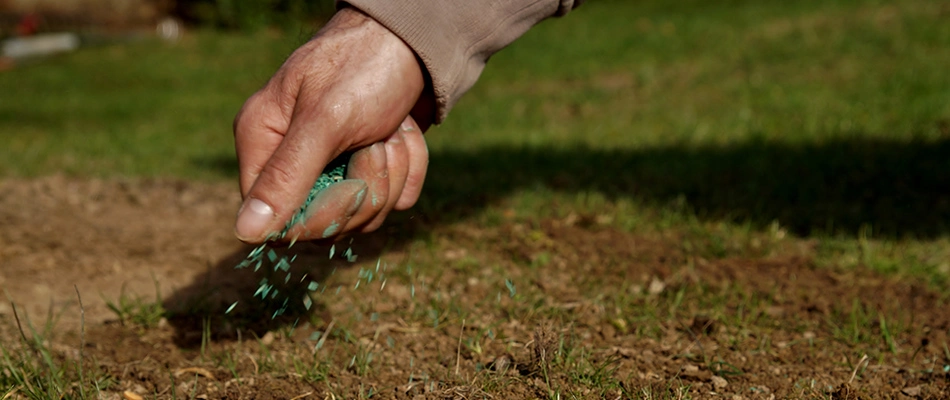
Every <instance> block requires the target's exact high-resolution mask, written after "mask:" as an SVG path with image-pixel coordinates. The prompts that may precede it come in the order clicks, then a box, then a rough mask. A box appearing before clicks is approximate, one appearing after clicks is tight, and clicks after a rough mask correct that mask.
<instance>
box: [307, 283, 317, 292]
mask: <svg viewBox="0 0 950 400" xmlns="http://www.w3.org/2000/svg"><path fill="white" fill-rule="evenodd" d="M318 286H320V284H319V283H316V282H313V281H311V282H310V284H309V285H307V290H309V291H311V292H312V291H315V290H317V287H318Z"/></svg>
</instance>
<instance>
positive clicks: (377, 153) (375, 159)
mask: <svg viewBox="0 0 950 400" xmlns="http://www.w3.org/2000/svg"><path fill="white" fill-rule="evenodd" d="M369 152H370V154H369V160H370V165H371V166H372V167H373V173H375V174H376V177H377V178H386V177H389V168H386V145H384V144H383V143H376V144H374V145H372V146H370V148H369Z"/></svg>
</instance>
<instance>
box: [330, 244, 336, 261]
mask: <svg viewBox="0 0 950 400" xmlns="http://www.w3.org/2000/svg"><path fill="white" fill-rule="evenodd" d="M333 253H336V245H335V244H334V245H330V259H331V260H332V259H333Z"/></svg>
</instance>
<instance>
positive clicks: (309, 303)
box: [303, 295, 313, 310]
mask: <svg viewBox="0 0 950 400" xmlns="http://www.w3.org/2000/svg"><path fill="white" fill-rule="evenodd" d="M312 305H313V300H311V299H310V296H307V295H304V296H303V306H304V308H306V309H308V310H309V309H310V306H312Z"/></svg>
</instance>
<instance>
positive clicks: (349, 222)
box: [234, 8, 434, 243]
mask: <svg viewBox="0 0 950 400" xmlns="http://www.w3.org/2000/svg"><path fill="white" fill-rule="evenodd" d="M424 86H425V82H424V78H423V72H422V67H421V66H420V65H419V63H418V62H417V60H416V57H415V54H414V53H413V51H412V49H410V48H409V47H408V45H406V44H405V43H404V42H403V41H402V40H400V39H399V38H398V37H397V36H395V35H394V34H393V33H392V32H390V31H389V30H388V29H386V28H385V27H384V26H382V25H380V24H379V23H377V22H376V21H374V20H373V19H372V18H370V17H368V16H366V15H365V14H363V13H361V12H359V11H358V10H355V9H351V8H344V9H342V10H340V11H339V12H337V14H336V15H335V16H334V17H333V18H332V19H331V20H330V22H328V23H327V25H326V26H325V27H324V28H323V29H321V31H320V32H319V33H318V34H317V36H316V37H314V39H312V40H311V41H309V42H308V43H306V44H304V45H303V46H301V47H300V48H299V49H297V51H295V52H294V53H293V54H292V55H291V56H290V58H288V59H287V61H286V62H285V63H284V65H283V66H282V67H281V68H280V69H279V70H278V71H277V73H276V74H275V75H274V77H272V78H271V80H270V81H269V82H268V83H267V85H266V86H265V87H264V88H263V89H261V90H260V91H258V92H257V93H255V94H254V95H252V96H251V97H250V98H249V99H248V100H247V102H246V103H245V104H244V106H243V107H242V108H241V111H240V112H239V113H238V115H237V117H236V118H235V121H234V139H235V148H236V151H237V156H238V163H239V168H240V184H241V193H242V195H243V198H244V203H243V204H242V206H241V209H240V211H239V212H238V218H237V221H236V224H235V233H236V235H237V236H238V238H239V239H241V240H243V241H245V242H249V243H260V242H263V241H264V240H266V239H267V238H268V236H269V235H271V234H273V233H276V232H279V231H281V230H282V229H283V228H284V226H285V224H286V221H288V220H289V219H290V218H291V216H292V215H293V214H294V212H296V210H297V209H298V208H299V207H300V205H301V204H302V203H303V201H304V199H305V198H306V197H307V194H308V193H309V192H310V188H311V187H312V186H313V183H314V182H315V181H316V179H317V177H319V175H320V174H321V173H322V171H323V169H324V167H325V166H326V165H327V163H329V162H330V161H331V160H333V159H334V158H336V157H337V156H339V155H340V154H342V153H344V152H346V151H352V150H356V149H359V150H356V151H355V153H354V154H353V156H352V157H351V159H350V164H349V171H348V173H347V177H346V179H345V180H343V181H341V182H338V183H335V184H333V185H331V186H330V187H328V188H327V189H324V190H323V191H322V192H320V194H319V195H318V196H317V198H316V199H315V200H314V201H313V203H312V204H311V205H310V206H309V208H308V215H309V218H308V219H307V221H306V222H305V223H304V224H303V225H302V226H297V227H294V228H293V229H291V231H290V232H288V235H287V236H286V237H287V240H290V239H291V238H297V239H298V240H308V239H326V238H332V237H336V236H338V235H341V234H344V233H350V232H357V231H363V232H367V231H371V230H374V229H376V228H378V227H379V226H380V225H381V224H382V222H383V220H384V219H385V217H386V216H387V215H388V213H389V212H390V211H392V210H393V209H397V210H399V209H406V208H409V207H411V206H412V205H413V204H414V203H415V202H416V200H417V199H418V196H419V192H420V191H421V189H422V182H423V180H424V178H425V172H426V167H427V164H428V151H427V150H426V145H425V140H424V139H423V136H422V131H423V130H424V129H426V128H428V125H429V123H431V120H432V115H433V112H432V104H434V102H433V101H432V100H431V98H429V96H422V97H421V98H420V95H421V94H422V92H423V89H424ZM410 112H411V113H412V115H413V116H415V117H416V118H413V117H412V116H407V115H409V114H410ZM416 122H419V123H418V124H417V123H416ZM420 125H421V126H420Z"/></svg>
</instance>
